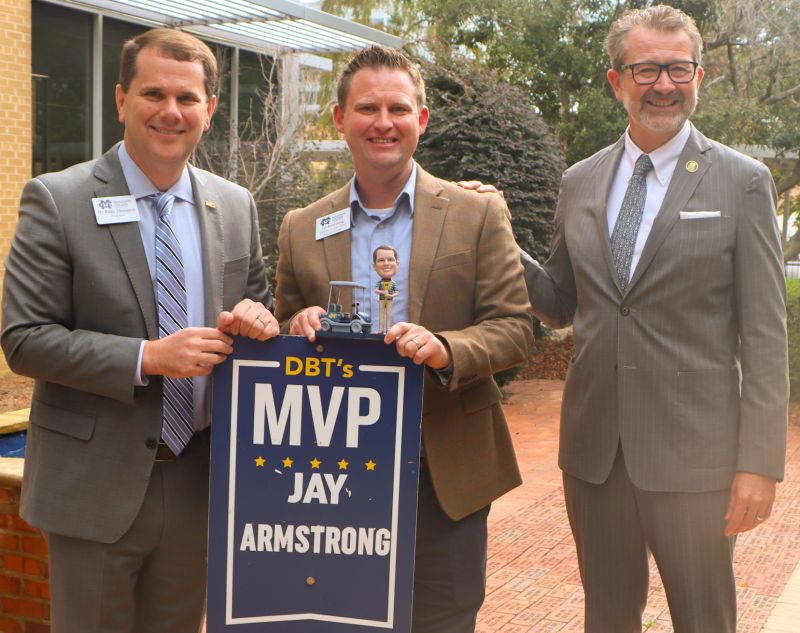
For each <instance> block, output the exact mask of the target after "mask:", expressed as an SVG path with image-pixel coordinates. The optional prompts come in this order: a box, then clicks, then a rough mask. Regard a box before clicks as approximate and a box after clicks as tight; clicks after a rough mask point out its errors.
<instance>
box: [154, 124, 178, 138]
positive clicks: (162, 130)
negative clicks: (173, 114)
mask: <svg viewBox="0 0 800 633" xmlns="http://www.w3.org/2000/svg"><path fill="white" fill-rule="evenodd" d="M150 129H151V130H153V131H154V132H157V133H158V134H165V135H167V136H177V135H179V134H183V130H170V129H168V128H163V127H158V126H156V125H151V126H150Z"/></svg>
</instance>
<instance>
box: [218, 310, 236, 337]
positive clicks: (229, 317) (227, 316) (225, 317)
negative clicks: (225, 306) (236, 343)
mask: <svg viewBox="0 0 800 633" xmlns="http://www.w3.org/2000/svg"><path fill="white" fill-rule="evenodd" d="M232 324H233V312H228V311H227V310H224V311H222V312H220V313H219V316H218V317H217V329H218V330H219V331H220V332H227V331H228V330H230V327H231V325H232Z"/></svg>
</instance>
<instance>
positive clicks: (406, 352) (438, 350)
mask: <svg viewBox="0 0 800 633" xmlns="http://www.w3.org/2000/svg"><path fill="white" fill-rule="evenodd" d="M383 341H384V342H385V343H387V344H392V343H394V345H395V347H396V348H397V353H398V354H400V356H405V357H406V358H410V359H411V360H412V361H414V363H415V364H417V365H423V364H425V365H427V366H428V367H430V368H431V369H445V368H446V367H448V366H449V365H450V363H451V362H452V358H451V357H450V350H448V349H447V346H446V345H445V344H444V343H443V342H442V341H441V340H440V339H439V338H438V337H437V336H436V335H435V334H433V332H431V331H429V330H427V329H425V328H424V327H422V326H421V325H417V324H415V323H405V322H403V321H401V322H400V323H395V324H394V325H393V326H392V327H391V328H389V331H388V332H386V336H385V337H384V339H383Z"/></svg>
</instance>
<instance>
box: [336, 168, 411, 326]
mask: <svg viewBox="0 0 800 633" xmlns="http://www.w3.org/2000/svg"><path fill="white" fill-rule="evenodd" d="M416 188H417V164H416V163H414V164H413V167H412V169H411V175H410V176H409V178H408V180H407V181H406V184H405V185H404V186H403V189H402V191H401V192H400V194H399V195H398V196H397V198H396V199H395V201H394V204H393V205H392V206H391V207H390V208H389V209H366V208H364V205H363V204H362V203H361V198H360V197H359V195H358V183H357V182H356V179H355V177H353V180H351V181H350V225H351V227H352V228H351V236H350V262H351V266H352V271H351V272H352V275H353V281H355V282H357V283H360V284H362V285H364V286H366V287H367V292H368V293H369V295H370V302H369V305H370V311H369V313H370V315H372V316H373V321H375V317H376V316H377V314H378V296H377V295H376V294H375V293H374V292H373V289H374V288H375V284H376V283H377V281H378V279H380V276H379V275H378V273H376V272H375V270H374V269H373V264H372V253H373V251H374V250H375V249H376V248H377V247H378V246H380V245H381V244H389V245H390V246H393V247H394V248H395V250H396V251H397V260H398V262H399V267H398V269H397V274H396V275H395V276H394V277H393V279H394V281H395V283H396V284H397V288H398V292H399V294H398V295H397V297H395V298H394V299H393V300H392V321H393V322H394V323H397V322H399V321H408V267H409V263H410V262H411V237H412V228H413V219H414V194H415V193H416ZM373 327H376V323H373Z"/></svg>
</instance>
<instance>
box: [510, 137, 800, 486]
mask: <svg viewBox="0 0 800 633" xmlns="http://www.w3.org/2000/svg"><path fill="white" fill-rule="evenodd" d="M623 151H624V140H623V139H620V141H619V142H617V143H616V144H615V145H613V146H610V147H607V148H606V149H604V150H602V151H600V152H598V153H597V154H595V155H594V156H592V157H590V158H588V159H586V160H584V161H582V162H580V163H578V164H576V165H574V166H573V167H571V168H570V169H568V170H567V171H566V172H565V174H564V177H563V181H562V185H561V193H560V197H559V203H558V209H557V211H556V219H555V233H554V236H553V241H552V245H551V253H550V257H549V259H548V261H547V262H546V264H545V265H544V268H541V267H539V266H538V265H536V264H534V263H533V262H527V263H526V266H525V268H526V280H527V282H528V287H529V292H530V294H531V298H532V303H533V305H534V313H535V314H536V315H537V316H539V317H540V318H541V319H542V320H544V321H545V322H547V323H549V324H551V325H554V326H564V325H566V324H568V323H570V322H572V323H573V325H574V337H575V344H576V352H575V356H574V358H573V359H572V362H571V365H570V368H569V373H568V376H567V382H566V386H565V391H564V403H563V409H562V416H561V444H560V451H559V464H560V466H561V468H562V469H564V470H565V471H566V472H568V473H570V474H571V475H573V476H575V477H578V478H580V479H583V480H586V481H589V482H593V483H600V482H602V481H604V480H605V479H606V477H607V476H608V473H609V471H610V469H611V466H612V464H613V461H614V456H615V454H616V452H617V447H618V445H619V443H620V441H621V442H622V448H623V453H624V455H625V463H626V465H627V467H628V471H629V473H630V476H631V479H632V480H633V482H634V483H635V484H636V485H637V486H639V487H640V488H643V489H646V490H662V491H687V492H688V491H705V490H715V489H724V488H727V487H729V486H730V484H731V481H732V479H733V475H734V473H735V471H739V470H740V471H748V472H753V473H759V474H764V475H769V476H772V477H776V478H778V479H780V478H782V477H783V470H784V454H785V446H786V424H787V403H788V369H787V339H786V307H785V290H786V288H785V281H784V273H783V265H782V257H781V246H780V240H779V236H778V229H777V223H776V220H775V188H774V184H773V182H772V178H771V176H770V174H769V172H768V170H767V168H766V167H764V165H762V164H761V163H758V162H756V161H754V160H751V159H749V158H747V157H745V156H743V155H741V154H739V153H737V152H735V151H733V150H731V149H730V148H727V147H725V146H724V145H721V144H719V143H716V142H714V141H711V140H709V139H707V138H706V137H704V136H703V135H702V134H700V133H699V132H697V131H696V130H695V129H694V128H692V132H691V135H690V138H689V140H688V142H687V144H686V147H685V148H684V150H683V153H682V154H681V157H680V159H679V160H678V165H677V167H676V170H675V173H674V175H673V178H672V181H671V183H670V186H669V190H668V192H667V194H666V198H665V201H664V204H663V206H662V208H661V210H660V211H659V214H658V216H657V218H656V220H655V222H654V224H653V227H652V231H651V233H650V235H649V237H648V239H647V242H646V244H645V247H644V250H643V252H642V256H641V260H640V261H639V264H638V266H637V268H636V270H635V271H634V273H633V276H632V279H631V282H630V285H629V287H628V290H627V293H626V294H625V295H622V294H621V293H620V290H619V287H618V285H617V281H616V275H615V274H614V266H613V263H612V257H611V249H610V243H609V237H608V228H607V221H606V200H607V198H608V193H609V190H610V187H611V184H612V182H613V178H614V175H615V172H616V169H617V165H618V164H619V161H620V159H621V157H622V154H623ZM687 161H696V162H697V165H698V169H697V170H696V171H690V170H689V169H686V168H685V165H686V163H687ZM682 211H719V212H720V214H719V216H720V217H706V218H702V219H688V218H683V219H682V218H681V212H682Z"/></svg>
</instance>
